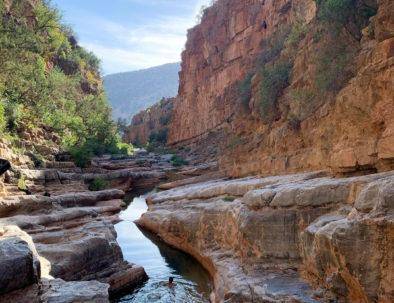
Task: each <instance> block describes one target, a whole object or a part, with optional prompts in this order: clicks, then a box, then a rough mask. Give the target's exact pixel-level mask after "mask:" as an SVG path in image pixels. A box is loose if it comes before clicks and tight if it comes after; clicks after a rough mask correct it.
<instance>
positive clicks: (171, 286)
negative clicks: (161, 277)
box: [168, 277, 175, 288]
mask: <svg viewBox="0 0 394 303" xmlns="http://www.w3.org/2000/svg"><path fill="white" fill-rule="evenodd" d="M174 286H175V282H174V278H173V277H169V278H168V287H169V288H173V287H174Z"/></svg>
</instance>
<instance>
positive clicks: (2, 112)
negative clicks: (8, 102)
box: [0, 100, 6, 134]
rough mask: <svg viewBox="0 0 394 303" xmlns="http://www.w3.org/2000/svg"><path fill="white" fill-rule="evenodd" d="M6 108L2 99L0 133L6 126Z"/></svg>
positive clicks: (0, 104)
mask: <svg viewBox="0 0 394 303" xmlns="http://www.w3.org/2000/svg"><path fill="white" fill-rule="evenodd" d="M4 114H5V109H4V105H3V102H2V101H1V100H0V134H2V133H3V132H4V129H5V126H6V118H5V115H4Z"/></svg>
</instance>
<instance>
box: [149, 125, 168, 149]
mask: <svg viewBox="0 0 394 303" xmlns="http://www.w3.org/2000/svg"><path fill="white" fill-rule="evenodd" d="M167 139H168V128H163V129H160V130H159V131H157V132H152V133H151V134H150V136H149V142H150V143H151V144H153V145H155V143H156V144H157V143H158V144H164V145H165V144H167Z"/></svg>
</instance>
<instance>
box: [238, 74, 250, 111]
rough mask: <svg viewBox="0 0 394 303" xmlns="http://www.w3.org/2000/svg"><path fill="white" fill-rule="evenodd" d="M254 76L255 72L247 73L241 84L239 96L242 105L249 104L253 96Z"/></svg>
mask: <svg viewBox="0 0 394 303" xmlns="http://www.w3.org/2000/svg"><path fill="white" fill-rule="evenodd" d="M252 78H253V74H247V75H246V77H245V79H244V80H242V81H241V83H240V84H239V97H240V99H241V103H242V105H243V106H245V107H246V108H247V107H248V106H249V102H250V99H251V98H252Z"/></svg>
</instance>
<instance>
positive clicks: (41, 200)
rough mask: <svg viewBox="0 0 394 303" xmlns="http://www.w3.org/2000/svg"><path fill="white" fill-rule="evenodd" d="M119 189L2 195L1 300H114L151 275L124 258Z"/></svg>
mask: <svg viewBox="0 0 394 303" xmlns="http://www.w3.org/2000/svg"><path fill="white" fill-rule="evenodd" d="M123 196H124V192H123V191H121V190H117V189H111V190H104V191H98V192H75V193H68V194H63V195H57V196H52V197H45V196H42V195H31V196H26V195H23V196H8V197H6V198H1V199H0V268H1V271H0V302H15V303H19V302H29V303H30V302H53V303H60V302H61V303H63V302H64V303H66V302H67V303H68V302H109V295H116V294H118V293H121V292H123V291H125V290H126V289H130V288H134V287H136V286H137V285H139V284H140V283H142V282H143V281H145V280H146V279H147V275H146V273H145V271H144V269H143V268H142V267H141V266H137V265H135V264H131V263H128V262H126V261H124V260H123V255H122V252H121V249H120V247H119V245H118V243H117V242H116V232H115V229H114V226H113V223H115V222H117V221H118V220H119V218H118V216H117V214H118V213H119V212H120V211H121V207H122V205H123V201H122V200H121V198H123Z"/></svg>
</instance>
